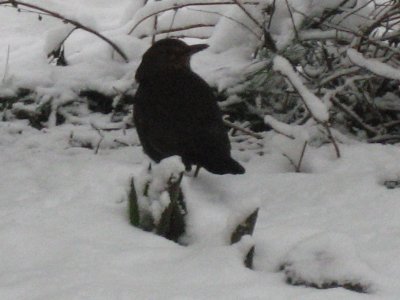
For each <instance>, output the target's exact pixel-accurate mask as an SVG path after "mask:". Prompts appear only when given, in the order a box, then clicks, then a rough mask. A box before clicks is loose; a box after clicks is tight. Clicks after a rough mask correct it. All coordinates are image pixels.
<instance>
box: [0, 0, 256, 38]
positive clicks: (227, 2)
mask: <svg viewBox="0 0 400 300" xmlns="http://www.w3.org/2000/svg"><path fill="white" fill-rule="evenodd" d="M0 4H1V2H0ZM232 4H235V3H234V2H233V1H221V2H195V3H182V4H177V3H175V5H173V6H172V7H167V8H164V9H160V10H158V11H155V12H153V13H151V14H149V15H147V16H145V17H143V18H141V19H140V20H139V21H138V22H136V24H135V25H134V26H133V27H132V28H131V30H129V31H128V34H132V32H134V31H135V29H136V28H137V27H138V26H139V25H140V24H142V23H143V22H144V21H146V20H147V19H149V18H151V17H153V16H155V15H158V14H161V13H164V12H167V11H170V10H175V9H180V8H184V7H188V6H205V5H206V6H210V5H232ZM247 4H252V5H257V4H258V2H251V1H250V2H247Z"/></svg>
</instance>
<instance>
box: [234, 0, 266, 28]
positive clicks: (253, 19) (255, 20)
mask: <svg viewBox="0 0 400 300" xmlns="http://www.w3.org/2000/svg"><path fill="white" fill-rule="evenodd" d="M232 1H233V2H235V4H236V5H237V6H238V7H239V8H240V9H241V10H242V11H243V12H244V13H245V14H246V16H248V17H249V19H250V20H252V21H253V22H254V24H256V25H257V26H258V27H259V28H263V25H262V24H261V23H260V22H258V20H257V19H256V18H254V16H253V15H252V14H251V13H250V12H249V11H248V10H247V9H246V8H245V7H244V6H243V4H242V3H240V1H239V0H232Z"/></svg>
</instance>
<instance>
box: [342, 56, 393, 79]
mask: <svg viewBox="0 0 400 300" xmlns="http://www.w3.org/2000/svg"><path fill="white" fill-rule="evenodd" d="M347 55H348V57H349V59H350V61H351V62H352V63H353V64H355V65H356V66H359V67H362V68H365V69H367V70H369V71H371V72H372V73H375V74H377V75H380V76H382V77H386V78H389V79H394V80H400V71H399V70H398V69H396V68H394V67H392V66H390V65H388V64H385V63H383V62H380V61H379V60H376V59H372V58H369V59H368V58H364V57H363V55H362V54H361V53H360V52H358V51H357V50H355V49H352V48H350V49H348V50H347Z"/></svg>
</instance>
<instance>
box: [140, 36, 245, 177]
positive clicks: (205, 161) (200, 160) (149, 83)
mask: <svg viewBox="0 0 400 300" xmlns="http://www.w3.org/2000/svg"><path fill="white" fill-rule="evenodd" d="M207 47H208V45H206V44H197V45H191V46H189V45H187V44H186V43H184V42H183V41H181V40H178V39H172V38H166V39H162V40H159V41H158V42H156V43H154V44H153V46H151V47H150V49H149V50H147V51H146V52H145V54H144V55H143V58H142V62H141V64H140V66H139V68H138V69H137V72H136V77H135V78H136V81H137V82H138V83H139V87H138V90H137V92H136V95H135V99H134V105H135V107H134V122H135V125H136V129H137V132H138V135H139V139H140V141H141V143H142V146H143V150H144V152H145V153H146V154H147V155H148V156H149V157H150V158H151V159H152V160H154V161H156V162H159V161H160V160H162V159H164V158H166V157H169V156H173V155H179V156H180V157H181V158H182V162H183V163H184V165H185V166H186V168H187V169H190V168H191V165H197V166H200V167H203V168H205V169H206V170H207V171H209V172H211V173H214V174H221V175H222V174H243V173H244V172H245V169H244V168H243V167H242V166H241V165H240V164H239V163H238V162H237V161H235V160H234V159H232V157H231V154H230V152H231V145H230V142H229V138H228V134H227V130H226V128H225V126H224V124H223V120H222V113H221V111H220V109H219V107H218V104H217V99H216V96H215V95H214V94H213V92H212V89H211V88H210V86H209V85H208V84H207V83H206V82H205V81H204V80H203V79H202V78H201V77H200V76H199V75H197V74H196V73H194V72H193V71H192V70H191V68H190V57H191V56H192V55H193V54H195V53H197V52H199V51H201V50H203V49H206V48H207Z"/></svg>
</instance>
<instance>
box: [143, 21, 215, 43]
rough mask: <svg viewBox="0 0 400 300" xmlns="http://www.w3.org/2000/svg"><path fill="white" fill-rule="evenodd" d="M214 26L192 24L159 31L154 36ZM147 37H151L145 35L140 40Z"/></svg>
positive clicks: (212, 25)
mask: <svg viewBox="0 0 400 300" xmlns="http://www.w3.org/2000/svg"><path fill="white" fill-rule="evenodd" d="M214 26H215V24H192V25H188V26H182V27H176V28H169V29H162V30H158V31H156V32H155V33H153V34H154V35H159V34H163V33H171V32H177V31H185V30H190V29H195V28H204V27H214ZM146 37H149V35H148V34H143V35H141V36H139V38H140V39H143V38H146Z"/></svg>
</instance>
